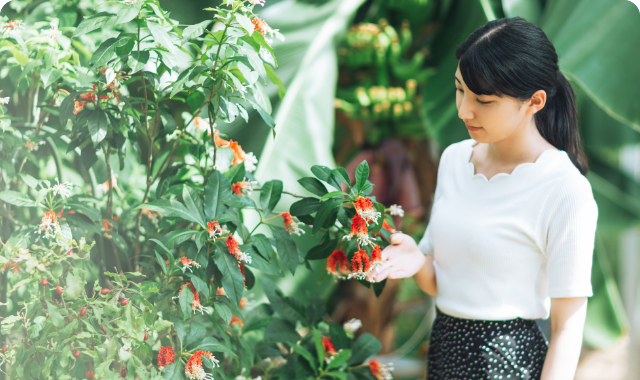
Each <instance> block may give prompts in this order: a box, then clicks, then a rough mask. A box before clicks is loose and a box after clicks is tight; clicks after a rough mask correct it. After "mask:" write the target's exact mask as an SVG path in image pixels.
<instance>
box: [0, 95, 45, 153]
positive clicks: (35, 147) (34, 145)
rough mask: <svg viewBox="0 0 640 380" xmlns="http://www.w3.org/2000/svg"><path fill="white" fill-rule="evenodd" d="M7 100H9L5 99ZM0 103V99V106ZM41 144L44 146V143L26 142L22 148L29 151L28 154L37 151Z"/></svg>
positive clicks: (0, 99) (0, 101) (0, 100)
mask: <svg viewBox="0 0 640 380" xmlns="http://www.w3.org/2000/svg"><path fill="white" fill-rule="evenodd" d="M7 99H9V98H7ZM1 103H2V98H0V104H1ZM42 144H44V141H38V142H35V141H26V142H25V143H24V147H25V149H27V151H29V152H33V151H36V150H38V147H39V146H40V145H42Z"/></svg>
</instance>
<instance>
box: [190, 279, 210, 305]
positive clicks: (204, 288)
mask: <svg viewBox="0 0 640 380" xmlns="http://www.w3.org/2000/svg"><path fill="white" fill-rule="evenodd" d="M187 276H189V278H190V279H191V283H192V284H193V286H194V287H195V288H196V291H197V292H198V293H202V294H204V299H205V300H207V299H208V298H209V285H207V283H206V282H205V281H204V280H203V279H201V278H200V277H199V276H198V275H196V274H192V273H187Z"/></svg>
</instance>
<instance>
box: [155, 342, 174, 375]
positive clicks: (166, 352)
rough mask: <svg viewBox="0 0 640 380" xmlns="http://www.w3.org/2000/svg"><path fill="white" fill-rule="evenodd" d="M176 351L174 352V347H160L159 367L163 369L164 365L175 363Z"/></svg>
mask: <svg viewBox="0 0 640 380" xmlns="http://www.w3.org/2000/svg"><path fill="white" fill-rule="evenodd" d="M175 355H176V354H175V352H173V347H171V346H169V347H162V346H161V347H160V353H159V354H158V369H159V370H160V371H162V370H163V369H164V367H166V366H168V365H169V364H171V363H175V362H176V359H175Z"/></svg>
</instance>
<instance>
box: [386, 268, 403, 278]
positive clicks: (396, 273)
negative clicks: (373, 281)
mask: <svg viewBox="0 0 640 380" xmlns="http://www.w3.org/2000/svg"><path fill="white" fill-rule="evenodd" d="M405 277H407V273H406V272H405V271H404V270H403V269H396V270H394V271H393V272H391V273H389V275H388V276H387V278H390V279H396V278H405Z"/></svg>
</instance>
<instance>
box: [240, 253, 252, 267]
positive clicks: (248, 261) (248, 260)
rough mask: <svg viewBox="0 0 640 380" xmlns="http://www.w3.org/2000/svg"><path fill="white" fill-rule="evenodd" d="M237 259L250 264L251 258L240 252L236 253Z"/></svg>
mask: <svg viewBox="0 0 640 380" xmlns="http://www.w3.org/2000/svg"><path fill="white" fill-rule="evenodd" d="M238 259H239V260H241V261H244V262H245V263H247V264H251V256H249V254H247V253H245V252H242V251H240V252H239V253H238Z"/></svg>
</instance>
